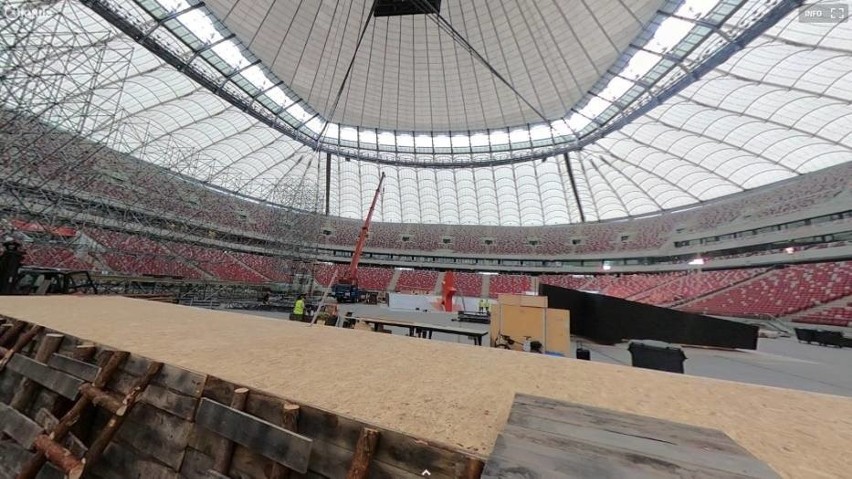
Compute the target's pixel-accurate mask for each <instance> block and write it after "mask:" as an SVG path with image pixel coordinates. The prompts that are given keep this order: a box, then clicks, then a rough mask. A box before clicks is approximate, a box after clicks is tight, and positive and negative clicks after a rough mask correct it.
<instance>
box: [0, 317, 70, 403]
mask: <svg viewBox="0 0 852 479" xmlns="http://www.w3.org/2000/svg"><path fill="white" fill-rule="evenodd" d="M33 329H35V328H33ZM30 332H32V331H30ZM63 339H65V336H63V335H61V334H45V335H44V336H42V337H41V339H40V340H39V344H38V351H36V356H35V361H36V363H37V364H41V365H43V364H44V363H46V362H47V360H48V359H50V356H51V355H52V354H53V353H54V351H56V350H57V349H59V345H60V344H62V340H63ZM36 392H38V385H37V384H36V382H34V381H33V380H32V379H30V378H27V379H24V380H23V381H21V385H20V386H18V391H17V392H16V393H15V397H13V398H12V402H10V403H9V405H10V406H12V407H13V408H15V409H17V410H18V411H23V412H26V410H27V409H28V408H29V407H30V403H32V401H33V397H34V396H35V394H36Z"/></svg>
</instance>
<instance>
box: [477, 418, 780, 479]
mask: <svg viewBox="0 0 852 479" xmlns="http://www.w3.org/2000/svg"><path fill="white" fill-rule="evenodd" d="M509 471H517V473H520V474H523V473H526V474H527V476H523V475H521V476H518V477H554V478H557V477H558V478H562V479H570V478H576V479H596V478H600V477H630V478H631V479H632V478H671V479H674V478H682V477H689V478H693V479H723V478H725V479H736V478H739V479H745V478H747V477H750V476H745V475H740V474H732V473H730V472H722V471H719V470H708V469H703V468H696V467H694V466H692V465H690V464H678V463H675V462H670V461H665V460H658V459H655V458H651V457H645V456H642V455H639V454H633V453H629V452H625V451H620V450H613V449H610V448H603V447H599V446H595V445H590V444H586V443H583V442H572V441H568V440H565V439H564V438H563V437H561V436H557V435H554V434H549V433H543V432H540V431H533V430H529V429H524V428H520V427H518V426H513V425H507V426H506V428H505V429H504V434H501V435H500V437H498V439H497V444H495V446H494V451H493V452H492V454H491V457H490V458H489V459H488V463H487V464H486V466H485V471H484V472H483V475H482V477H483V479H492V478H498V477H507V476H505V475H502V474H506V473H508V472H509ZM775 477H776V478H777V476H775Z"/></svg>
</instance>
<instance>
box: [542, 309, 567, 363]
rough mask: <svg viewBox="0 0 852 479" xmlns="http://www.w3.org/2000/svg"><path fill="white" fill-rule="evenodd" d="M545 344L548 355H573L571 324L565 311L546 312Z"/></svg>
mask: <svg viewBox="0 0 852 479" xmlns="http://www.w3.org/2000/svg"><path fill="white" fill-rule="evenodd" d="M545 321H546V323H545V339H546V341H545V344H544V350H545V351H546V352H548V353H560V354H564V355H565V356H570V355H571V322H570V320H569V314H568V311H567V310H564V309H547V310H545Z"/></svg>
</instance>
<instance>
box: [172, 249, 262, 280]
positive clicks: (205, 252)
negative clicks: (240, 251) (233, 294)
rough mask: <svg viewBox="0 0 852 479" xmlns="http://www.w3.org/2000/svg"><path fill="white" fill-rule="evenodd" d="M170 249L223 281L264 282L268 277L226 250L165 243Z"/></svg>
mask: <svg viewBox="0 0 852 479" xmlns="http://www.w3.org/2000/svg"><path fill="white" fill-rule="evenodd" d="M164 244H165V245H166V247H167V248H169V250H171V251H172V252H174V253H176V254H178V255H180V256H182V257H184V258H185V261H187V262H189V263H191V264H194V265H195V266H197V267H198V268H200V269H202V270H204V271H206V272H208V273H210V275H211V276H213V277H215V278H217V279H220V280H223V281H238V282H244V283H264V282H266V281H268V280H267V278H265V277H263V276H262V275H260V274H258V273H257V272H255V271H253V270H251V269H249V268H247V267H246V266H245V265H243V264H241V263H240V262H238V261H236V260H235V259H234V258H232V257H231V256H229V255H228V253H226V252H225V251H221V250H216V249H212V248H205V247H202V246H197V245H191V244H185V243H174V242H165V243H164Z"/></svg>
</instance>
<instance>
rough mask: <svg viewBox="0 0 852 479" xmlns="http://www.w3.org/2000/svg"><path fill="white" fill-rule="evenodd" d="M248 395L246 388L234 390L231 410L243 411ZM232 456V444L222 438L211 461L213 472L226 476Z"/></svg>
mask: <svg viewBox="0 0 852 479" xmlns="http://www.w3.org/2000/svg"><path fill="white" fill-rule="evenodd" d="M248 394H249V390H248V388H237V389H235V390H234V395H233V396H232V397H231V408H233V409H235V410H237V411H242V410H243V409H245V407H246V399H248ZM233 456H234V442H233V441H231V440H230V439H228V438H226V437H222V438H221V444H220V445H219V450H218V451H217V452H216V457H215V458H214V460H213V470H214V471H216V472H219V473H222V474H226V475H227V474H228V471H229V470H230V469H231V458H232V457H233Z"/></svg>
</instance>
